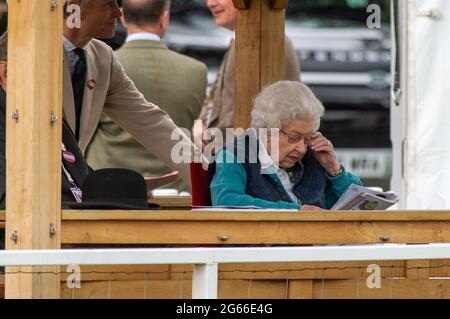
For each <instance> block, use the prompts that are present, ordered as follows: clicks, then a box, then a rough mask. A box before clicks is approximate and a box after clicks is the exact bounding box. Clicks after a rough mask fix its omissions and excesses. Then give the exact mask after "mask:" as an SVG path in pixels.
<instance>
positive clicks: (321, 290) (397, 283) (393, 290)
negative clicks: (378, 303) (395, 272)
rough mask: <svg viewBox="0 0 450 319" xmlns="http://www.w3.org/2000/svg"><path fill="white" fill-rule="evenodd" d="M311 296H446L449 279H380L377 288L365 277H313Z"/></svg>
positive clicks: (379, 297)
mask: <svg viewBox="0 0 450 319" xmlns="http://www.w3.org/2000/svg"><path fill="white" fill-rule="evenodd" d="M313 298H314V299H322V298H323V299H358V298H359V299H426V298H432V299H448V298H450V280H448V279H436V280H425V279H423V280H421V279H392V280H389V279H382V280H381V288H372V289H370V288H368V287H367V284H366V280H360V281H359V283H358V282H357V281H356V280H355V279H353V280H349V279H345V280H325V281H324V282H322V281H318V280H316V281H314V287H313Z"/></svg>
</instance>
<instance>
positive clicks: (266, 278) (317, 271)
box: [0, 199, 450, 298]
mask: <svg viewBox="0 0 450 319" xmlns="http://www.w3.org/2000/svg"><path fill="white" fill-rule="evenodd" d="M162 201H167V202H170V205H163V206H164V207H163V209H164V210H161V211H69V210H65V211H63V212H62V234H61V235H62V245H63V247H66V248H67V247H98V246H101V247H104V246H108V247H111V246H112V247H116V246H120V247H123V246H128V247H143V246H149V245H174V246H177V247H179V246H183V247H184V246H198V245H223V244H226V245H239V244H243V245H254V244H257V245H274V244H275V245H313V244H375V243H378V244H379V243H404V244H413V243H414V244H421V243H423V244H425V243H450V212H446V211H388V212H387V211H380V212H345V211H344V212H325V213H303V212H302V213H286V212H282V213H281V212H276V211H273V212H267V211H264V212H249V211H236V212H228V211H227V212H218V211H211V212H207V211H201V212H198V211H197V212H196V211H188V210H170V209H168V208H170V207H167V206H171V207H172V208H173V207H186V206H187V205H185V204H187V203H186V199H179V200H178V202H177V200H174V199H170V200H168V199H163V200H161V201H160V204H162ZM182 201H184V202H182ZM4 221H5V214H4V212H0V227H2V225H3V226H4ZM6 238H7V239H8V238H9V236H8V234H6ZM373 263H374V262H339V263H283V264H279V263H277V264H274V263H268V264H258V265H247V264H230V265H221V266H220V268H219V295H218V296H219V298H228V297H230V298H231V297H233V298H247V297H251V298H285V297H289V298H321V297H324V298H340V297H345V298H356V297H361V298H365V297H370V298H389V297H393V298H416V297H417V298H425V297H431V298H450V280H448V279H450V271H449V267H447V266H446V265H450V261H446V260H435V261H429V260H420V261H391V262H387V261H379V262H375V264H377V265H379V266H380V267H381V269H382V278H383V279H382V288H380V289H369V288H367V286H366V284H365V278H366V277H367V275H368V273H367V271H366V267H367V266H368V265H369V264H373ZM61 271H62V272H65V268H61ZM191 272H192V266H190V265H185V266H184V265H148V266H117V267H110V266H88V267H82V273H83V279H82V280H83V285H82V289H79V290H76V291H75V294H76V295H75V297H97V298H106V297H107V294H106V293H105V289H106V288H105V287H110V288H111V287H112V288H113V291H114V292H113V293H112V295H110V296H111V297H130V298H143V297H144V294H142V287H144V286H145V285H148V287H153V288H152V289H151V290H149V292H148V294H147V295H146V296H147V297H150V298H178V297H180V296H182V297H185V298H189V297H190V290H191V288H190V285H191V282H190V278H191ZM65 278H66V275H64V274H63V275H62V276H61V281H64V280H65ZM430 278H433V280H429V279H430ZM111 282H112V284H111ZM0 284H1V282H0ZM183 286H184V287H183ZM249 287H251V289H249ZM357 287H358V288H357ZM356 289H359V290H358V291H356ZM180 294H181V295H180ZM0 296H1V293H0ZM61 296H62V297H63V298H70V297H71V296H72V291H71V290H70V289H68V288H67V287H66V285H65V284H61Z"/></svg>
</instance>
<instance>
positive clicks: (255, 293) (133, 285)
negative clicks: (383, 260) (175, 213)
mask: <svg viewBox="0 0 450 319" xmlns="http://www.w3.org/2000/svg"><path fill="white" fill-rule="evenodd" d="M191 287H192V283H191V281H190V280H186V279H185V280H148V281H141V280H136V281H94V282H82V284H81V288H80V289H75V291H73V290H72V289H69V288H68V287H67V286H66V285H61V297H62V298H65V299H71V298H75V299H77V298H85V299H87V298H104V299H108V298H133V299H143V298H144V297H145V298H148V299H160V298H165V299H169V298H171V299H174V298H183V299H188V298H191ZM286 288H287V289H286ZM286 295H287V296H288V297H289V298H292V299H297V298H313V299H322V298H323V299H331V298H333V299H342V298H345V299H358V298H359V299H367V298H371V299H372V298H373V299H391V298H392V299H412V298H421V299H423V298H434V299H444V298H445V299H448V298H450V280H445V279H436V280H413V279H393V280H388V279H383V280H382V281H381V287H380V288H373V289H370V288H368V287H367V285H366V281H365V280H359V283H358V282H357V281H356V280H355V279H353V280H349V279H346V280H325V281H323V282H322V281H321V280H315V281H305V280H299V281H295V280H293V281H289V282H287V281H286V280H219V285H218V298H219V299H247V298H252V299H259V298H262V299H265V298H269V299H284V298H286Z"/></svg>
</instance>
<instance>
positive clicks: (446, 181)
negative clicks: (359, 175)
mask: <svg viewBox="0 0 450 319" xmlns="http://www.w3.org/2000/svg"><path fill="white" fill-rule="evenodd" d="M416 10H417V18H416V21H415V32H416V34H415V65H414V66H413V67H415V73H416V81H415V87H416V90H415V102H416V103H415V105H411V104H410V103H408V105H407V112H406V113H407V117H406V120H407V123H406V141H407V149H406V152H405V158H404V161H403V165H405V170H404V171H405V176H404V178H405V182H406V184H405V186H406V209H449V208H450V62H449V54H450V1H448V0H417V1H416ZM430 10H434V11H430ZM430 12H434V13H440V15H441V16H440V18H438V19H433V18H432V17H430V16H429V13H430ZM413 100H414V99H413Z"/></svg>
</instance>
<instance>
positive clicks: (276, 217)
mask: <svg viewBox="0 0 450 319" xmlns="http://www.w3.org/2000/svg"><path fill="white" fill-rule="evenodd" d="M1 218H2V214H1V212H0V221H1ZM62 219H63V220H65V221H67V220H80V221H81V220H86V221H87V220H165V221H168V222H170V221H173V220H186V221H189V220H191V221H192V220H196V221H316V222H331V221H355V222H368V223H370V222H373V221H383V222H388V221H392V222H405V221H406V222H409V221H425V222H428V221H444V222H445V221H450V212H448V211H447V212H430V213H427V212H414V211H411V212H409V211H401V212H395V213H390V212H386V211H379V212H325V213H297V212H289V213H285V212H277V211H273V212H270V211H269V212H267V211H265V212H257V211H253V212H249V211H245V210H243V211H239V210H237V211H226V212H221V211H201V212H199V211H186V210H184V211H170V210H167V211H164V210H161V211H154V210H150V211H121V210H110V211H102V210H84V211H74V210H64V211H63V215H62ZM394 224H395V223H394Z"/></svg>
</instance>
